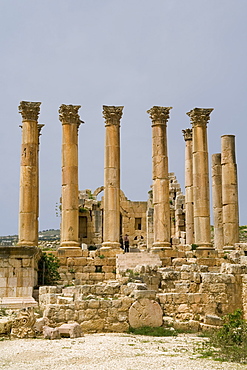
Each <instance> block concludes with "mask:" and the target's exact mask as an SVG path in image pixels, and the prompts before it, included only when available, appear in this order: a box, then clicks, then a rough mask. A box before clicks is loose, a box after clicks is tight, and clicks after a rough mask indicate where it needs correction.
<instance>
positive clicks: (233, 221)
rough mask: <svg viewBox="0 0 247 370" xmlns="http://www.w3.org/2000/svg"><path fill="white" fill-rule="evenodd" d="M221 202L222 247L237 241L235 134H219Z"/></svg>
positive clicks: (232, 244)
mask: <svg viewBox="0 0 247 370" xmlns="http://www.w3.org/2000/svg"><path fill="white" fill-rule="evenodd" d="M221 165H222V204H223V234H224V247H225V248H226V249H229V246H232V247H234V244H235V243H238V242H239V215H238V180H237V165H236V158H235V136H234V135H223V136H221Z"/></svg>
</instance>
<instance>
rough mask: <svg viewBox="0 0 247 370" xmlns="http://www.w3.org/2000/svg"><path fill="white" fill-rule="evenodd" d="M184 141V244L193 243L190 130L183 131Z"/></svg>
mask: <svg viewBox="0 0 247 370" xmlns="http://www.w3.org/2000/svg"><path fill="white" fill-rule="evenodd" d="M182 132H183V135H184V140H185V217H186V219H185V231H186V243H187V244H193V243H194V203H193V155H192V129H189V128H188V129H186V130H183V131H182Z"/></svg>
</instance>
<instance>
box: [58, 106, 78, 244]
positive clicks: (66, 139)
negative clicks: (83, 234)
mask: <svg viewBox="0 0 247 370" xmlns="http://www.w3.org/2000/svg"><path fill="white" fill-rule="evenodd" d="M79 108H80V105H65V104H62V105H61V106H60V108H59V119H60V121H61V122H62V214H61V246H60V248H71V247H72V248H77V247H79V242H78V235H79V214H78V206H79V203H78V129H79V126H80V124H81V122H82V121H81V120H80V117H79V114H78V110H79Z"/></svg>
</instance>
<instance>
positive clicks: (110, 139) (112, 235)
mask: <svg viewBox="0 0 247 370" xmlns="http://www.w3.org/2000/svg"><path fill="white" fill-rule="evenodd" d="M122 114H123V107H122V106H120V107H115V106H105V105H104V106H103V116H104V119H105V166H104V221H103V223H104V225H103V244H102V248H103V249H113V250H114V249H116V250H120V243H119V240H120V119H121V117H122Z"/></svg>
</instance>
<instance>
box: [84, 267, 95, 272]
mask: <svg viewBox="0 0 247 370" xmlns="http://www.w3.org/2000/svg"><path fill="white" fill-rule="evenodd" d="M82 272H89V273H94V272H95V266H84V267H83V271H82Z"/></svg>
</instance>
